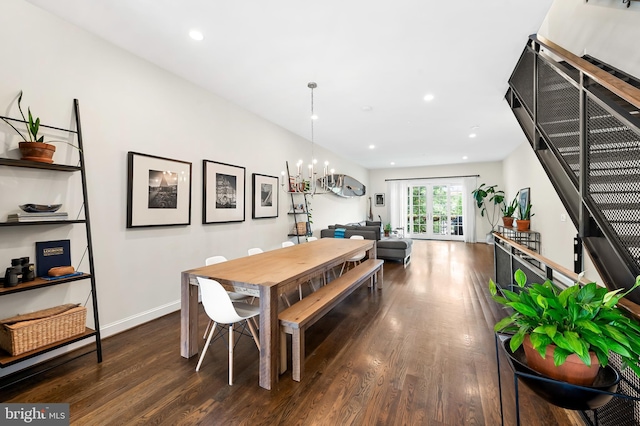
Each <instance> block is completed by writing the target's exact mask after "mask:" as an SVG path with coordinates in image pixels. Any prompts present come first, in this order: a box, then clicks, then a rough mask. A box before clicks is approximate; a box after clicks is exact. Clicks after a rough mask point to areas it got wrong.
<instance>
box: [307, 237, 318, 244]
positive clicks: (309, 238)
mask: <svg viewBox="0 0 640 426" xmlns="http://www.w3.org/2000/svg"><path fill="white" fill-rule="evenodd" d="M311 241H318V237H307V242H308V243H310V242H311Z"/></svg>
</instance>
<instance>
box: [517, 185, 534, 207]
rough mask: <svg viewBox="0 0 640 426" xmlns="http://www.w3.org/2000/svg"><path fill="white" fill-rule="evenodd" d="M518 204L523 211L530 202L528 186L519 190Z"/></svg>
mask: <svg viewBox="0 0 640 426" xmlns="http://www.w3.org/2000/svg"><path fill="white" fill-rule="evenodd" d="M518 204H519V205H520V209H522V210H521V211H525V210H526V209H527V206H528V205H529V204H531V195H530V191H529V188H522V189H521V190H520V192H518Z"/></svg>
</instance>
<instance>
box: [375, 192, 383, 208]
mask: <svg viewBox="0 0 640 426" xmlns="http://www.w3.org/2000/svg"><path fill="white" fill-rule="evenodd" d="M375 200H376V207H384V194H375Z"/></svg>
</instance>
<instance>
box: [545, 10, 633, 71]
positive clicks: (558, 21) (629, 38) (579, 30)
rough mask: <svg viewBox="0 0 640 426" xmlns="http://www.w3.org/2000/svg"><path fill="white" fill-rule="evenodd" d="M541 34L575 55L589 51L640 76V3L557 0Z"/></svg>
mask: <svg viewBox="0 0 640 426" xmlns="http://www.w3.org/2000/svg"><path fill="white" fill-rule="evenodd" d="M538 33H539V34H541V35H543V36H545V37H546V38H548V39H549V40H551V41H553V42H554V43H556V44H558V45H560V46H562V47H563V48H565V49H567V50H569V51H570V52H572V53H573V54H575V55H578V56H582V55H583V54H585V53H586V54H589V55H591V56H593V57H595V58H597V59H599V60H601V61H603V62H605V63H607V64H609V65H611V66H613V67H615V68H618V69H620V70H623V71H625V72H626V73H628V74H631V75H633V76H635V77H640V49H637V48H635V43H634V41H637V40H638V39H640V3H638V2H633V1H632V2H631V5H630V7H629V8H627V5H626V4H623V3H622V0H589V1H588V2H586V1H584V0H556V1H554V2H553V4H552V6H551V8H550V10H549V13H548V14H547V17H546V19H545V20H544V22H543V23H542V26H541V27H540V30H539V31H538Z"/></svg>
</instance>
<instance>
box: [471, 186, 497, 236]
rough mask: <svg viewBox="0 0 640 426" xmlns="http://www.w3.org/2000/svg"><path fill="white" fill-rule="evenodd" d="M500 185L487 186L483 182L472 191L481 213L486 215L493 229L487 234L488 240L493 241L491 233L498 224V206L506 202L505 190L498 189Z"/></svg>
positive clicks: (483, 215)
mask: <svg viewBox="0 0 640 426" xmlns="http://www.w3.org/2000/svg"><path fill="white" fill-rule="evenodd" d="M497 187H498V185H491V186H485V184H484V183H483V184H481V185H480V186H479V187H477V188H476V189H474V190H473V191H471V194H472V195H473V199H474V200H475V201H476V205H477V206H478V208H479V209H480V215H481V216H482V217H486V218H487V220H488V221H489V225H491V231H490V232H489V233H488V234H487V242H490V241H492V238H491V233H492V232H493V231H494V230H495V229H496V225H497V224H498V219H499V218H498V215H497V213H496V208H497V207H498V206H500V205H501V204H503V203H504V191H501V190H499V189H497Z"/></svg>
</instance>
